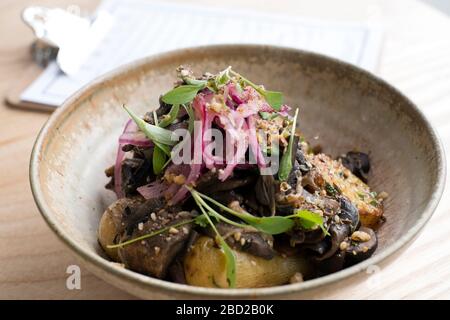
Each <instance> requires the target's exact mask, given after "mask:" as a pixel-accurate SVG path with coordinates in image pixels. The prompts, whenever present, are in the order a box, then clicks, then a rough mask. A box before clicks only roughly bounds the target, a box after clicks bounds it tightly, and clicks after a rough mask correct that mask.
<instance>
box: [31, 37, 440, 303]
mask: <svg viewBox="0 0 450 320" xmlns="http://www.w3.org/2000/svg"><path fill="white" fill-rule="evenodd" d="M226 49H242V50H262V49H269V50H274V51H284V52H286V53H292V54H299V55H302V56H313V57H315V58H318V59H321V60H327V61H328V62H331V63H335V64H340V65H341V66H343V67H344V68H346V69H347V70H349V71H351V72H356V73H359V74H361V75H362V76H364V77H368V78H370V79H371V80H373V81H375V82H377V83H379V84H381V85H382V86H384V87H386V88H388V89H389V90H391V91H392V92H394V93H395V94H396V95H398V96H399V97H401V98H402V99H404V100H405V101H406V102H407V104H408V105H409V108H410V109H411V111H412V112H413V113H414V116H415V117H417V118H419V120H420V121H422V122H423V124H424V126H425V130H426V131H427V132H428V134H429V136H430V138H431V141H430V142H431V143H432V145H433V149H434V150H435V151H436V155H435V157H434V159H435V161H436V164H437V167H436V174H437V183H436V184H435V185H434V186H433V187H432V191H431V194H432V196H431V198H430V200H429V202H428V203H427V205H426V207H425V208H424V210H423V212H422V214H421V216H420V217H419V219H418V220H417V222H416V223H415V224H414V225H413V226H412V227H411V228H410V229H409V230H408V232H406V233H405V234H403V235H402V236H401V237H400V239H399V240H397V241H396V242H394V243H393V244H391V245H390V246H388V247H387V248H386V249H385V250H384V251H382V252H381V253H380V254H377V255H375V256H372V257H371V258H369V259H367V260H365V261H363V262H361V263H358V264H356V265H354V266H352V267H349V268H346V269H343V270H341V271H338V272H336V273H333V274H330V275H326V276H323V277H319V278H316V279H312V280H308V281H305V282H301V283H296V284H287V285H282V286H275V287H266V288H243V289H231V288H203V287H196V286H189V285H184V284H178V283H173V282H169V281H166V280H160V279H156V278H152V277H150V276H146V275H143V274H140V273H137V272H134V271H131V270H128V269H125V268H123V267H120V266H118V265H116V264H113V263H111V261H109V260H107V259H105V258H103V257H102V256H101V255H99V254H98V253H96V252H94V251H90V250H88V249H85V248H83V246H81V245H79V244H78V243H77V242H76V241H75V240H74V239H72V238H71V237H70V236H69V235H68V234H66V232H65V231H64V228H62V227H61V226H60V225H59V224H58V222H57V221H55V220H54V219H52V214H51V211H52V209H51V207H50V206H49V205H48V203H47V202H46V199H45V196H44V194H43V192H42V188H41V183H40V180H39V172H40V168H41V159H42V154H43V152H44V150H45V146H46V141H47V140H48V139H50V136H49V133H50V132H51V131H52V129H57V125H58V123H59V122H60V121H62V120H64V118H65V117H67V116H69V115H70V112H71V110H72V109H74V108H75V106H76V101H77V100H79V99H81V98H82V97H84V96H89V95H90V94H91V93H92V92H94V91H95V89H96V88H97V87H99V86H101V85H102V84H103V83H104V82H107V81H110V80H113V79H115V78H120V77H121V76H123V74H125V73H127V72H129V71H131V70H138V69H139V68H140V67H143V66H145V65H147V64H149V63H151V62H154V61H157V60H158V59H167V58H171V57H177V56H183V55H186V54H187V53H189V54H199V53H202V54H204V51H205V50H211V51H214V50H226ZM29 178H30V185H31V190H32V194H33V198H34V200H35V202H36V205H37V207H38V209H39V211H40V213H41V215H42V217H43V218H44V220H45V221H46V223H47V225H48V226H49V227H50V229H51V230H52V231H53V232H54V233H55V234H56V235H57V236H58V238H59V239H60V240H61V241H62V242H63V243H64V244H65V245H66V246H68V247H69V248H70V249H71V250H72V251H74V252H75V254H76V255H78V256H80V257H81V258H82V260H84V261H87V262H89V263H92V264H93V265H94V266H95V267H96V268H99V269H103V270H104V271H105V272H108V273H111V274H113V275H114V276H117V277H119V278H121V280H124V281H127V282H129V283H131V284H132V285H134V286H137V287H142V286H144V287H145V289H146V290H148V289H156V288H157V289H161V290H163V291H166V292H168V293H173V294H191V295H192V297H196V296H197V297H200V296H211V297H222V298H238V297H253V298H258V297H264V296H276V295H282V294H293V293H299V292H304V291H307V290H311V289H315V288H318V287H320V286H324V285H327V284H332V283H335V282H337V281H339V280H342V279H345V278H348V277H350V276H352V275H356V274H358V273H360V272H363V271H364V270H367V268H368V267H370V266H372V265H377V264H379V263H380V262H382V261H383V260H385V259H387V258H388V257H390V256H392V255H393V254H394V253H395V252H397V251H398V250H399V249H401V248H402V247H403V246H405V245H406V244H407V243H409V242H410V241H411V240H413V239H414V237H415V236H416V235H417V234H418V233H419V231H420V230H421V229H422V228H423V227H424V226H425V224H426V223H427V221H428V220H429V219H430V218H431V216H432V215H433V213H434V211H435V209H436V207H437V205H438V204H439V201H440V199H441V197H442V194H443V191H444V187H445V179H446V161H445V151H444V148H443V146H442V142H441V140H440V138H439V135H438V133H437V132H436V130H435V129H434V128H433V126H432V125H431V124H430V122H429V121H428V120H427V118H426V117H425V116H424V114H423V113H422V111H420V109H419V108H418V107H417V106H416V104H415V103H413V102H412V101H411V100H410V99H409V98H408V97H406V96H405V95H404V94H403V93H401V92H400V91H399V90H398V89H396V88H395V87H394V86H392V85H391V84H389V83H387V82H386V81H385V80H383V79H381V78H379V77H378V76H376V75H374V74H372V73H371V72H369V71H366V70H364V69H361V68H359V67H357V66H354V65H352V64H350V63H347V62H344V61H341V60H339V59H336V58H332V57H329V56H326V55H323V54H319V53H315V52H310V51H307V50H301V49H294V48H289V47H282V46H273V45H254V44H239V45H234V44H220V45H206V46H197V47H189V48H182V49H176V50H172V51H168V52H164V53H159V54H155V55H151V56H148V57H145V58H141V59H139V60H136V61H133V62H130V63H127V64H125V65H123V66H121V67H119V68H116V69H114V70H112V71H110V72H108V73H106V74H104V75H102V76H100V77H97V78H96V79H94V80H93V81H91V82H89V83H88V84H86V85H85V86H83V87H82V88H81V89H79V90H78V91H77V92H75V93H74V94H72V95H71V96H70V97H69V98H68V99H66V101H65V102H64V103H63V104H62V106H60V107H58V108H57V110H56V111H55V112H54V113H53V114H52V115H51V116H50V117H49V119H48V120H47V122H46V123H45V124H44V126H43V127H42V129H41V130H40V131H39V134H38V136H37V139H36V141H35V143H34V146H33V150H32V153H31V158H30V165H29ZM87 268H88V269H90V266H87ZM111 284H113V285H114V283H111Z"/></svg>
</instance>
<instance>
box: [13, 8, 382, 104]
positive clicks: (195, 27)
mask: <svg viewBox="0 0 450 320" xmlns="http://www.w3.org/2000/svg"><path fill="white" fill-rule="evenodd" d="M98 11H99V12H100V11H107V12H108V13H109V14H111V15H112V16H113V18H114V20H113V24H112V27H111V29H110V30H109V32H108V34H107V35H106V37H104V38H103V39H102V41H101V42H100V43H99V45H98V46H97V48H96V49H95V50H94V51H93V53H92V55H91V56H90V57H89V59H88V60H87V61H86V62H85V63H84V64H83V65H82V67H81V69H80V70H79V72H77V74H75V75H74V76H70V77H69V76H67V75H65V74H63V73H62V72H61V71H60V70H59V68H58V66H57V65H56V63H51V64H50V65H49V66H48V67H47V68H46V69H45V71H44V72H43V73H42V74H41V75H40V76H39V77H38V78H37V79H36V80H35V81H34V82H33V83H32V84H31V85H30V86H29V87H28V88H27V89H26V90H25V91H24V92H23V93H22V95H21V99H22V100H23V101H31V102H35V103H41V104H46V105H52V106H55V107H56V106H59V105H61V104H62V103H63V102H64V100H65V99H67V98H68V97H69V96H70V95H71V94H73V93H75V92H76V91H77V90H78V89H80V88H81V87H82V86H83V85H85V84H87V83H88V82H89V81H91V80H92V79H94V78H96V77H97V76H99V75H101V74H103V73H105V72H107V71H110V70H112V69H113V68H115V67H118V66H120V65H122V64H125V63H128V62H130V61H133V60H135V59H138V58H142V57H145V56H148V55H151V54H155V53H159V52H164V51H168V50H173V49H177V48H184V47H190V46H197V45H207V44H224V43H228V44H229V43H237V44H242V43H249V44H273V45H279V46H286V47H293V48H300V49H306V50H311V51H315V52H319V53H323V54H327V55H330V56H333V57H336V58H338V59H342V60H344V61H347V62H350V63H353V64H356V65H359V66H360V67H362V68H365V69H367V70H369V71H374V70H375V68H376V65H377V60H378V55H379V52H380V48H381V41H382V33H381V31H380V30H377V29H373V28H368V27H367V26H364V25H361V24H355V23H342V22H330V21H316V20H311V19H304V18H296V17H289V16H284V15H272V14H261V13H254V12H250V11H238V10H236V11H231V10H225V9H216V8H214V9H212V8H205V7H200V6H194V5H183V4H167V3H158V2H146V1H143V0H126V1H125V0H104V1H103V2H102V3H101V5H100V7H99V8H98Z"/></svg>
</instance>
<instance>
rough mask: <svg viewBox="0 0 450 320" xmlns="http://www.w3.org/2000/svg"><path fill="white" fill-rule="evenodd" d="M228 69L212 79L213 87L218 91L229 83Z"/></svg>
mask: <svg viewBox="0 0 450 320" xmlns="http://www.w3.org/2000/svg"><path fill="white" fill-rule="evenodd" d="M230 69H231V67H228V68H226V69H225V70H223V71H221V72H219V74H218V75H217V76H216V78H215V79H214V82H215V85H216V87H217V88H218V89H219V88H221V87H223V86H224V85H226V84H227V83H228V82H229V81H230V79H231V78H230Z"/></svg>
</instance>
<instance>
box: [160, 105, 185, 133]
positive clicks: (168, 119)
mask: <svg viewBox="0 0 450 320" xmlns="http://www.w3.org/2000/svg"><path fill="white" fill-rule="evenodd" d="M179 111H180V105H179V104H174V105H173V106H172V108H170V111H169V113H168V114H166V115H165V116H163V119H162V120H161V121H160V122H159V124H158V126H159V127H161V128H165V127H167V126H168V125H170V124H172V122H174V121H175V119H176V118H177V116H178V112H179Z"/></svg>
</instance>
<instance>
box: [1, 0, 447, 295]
mask: <svg viewBox="0 0 450 320" xmlns="http://www.w3.org/2000/svg"><path fill="white" fill-rule="evenodd" d="M30 6H43V7H46V8H53V9H54V8H60V9H63V10H65V12H66V13H68V14H70V15H71V16H72V18H73V16H75V17H77V16H78V17H81V18H83V19H81V18H79V20H77V19H76V18H74V19H68V18H66V16H64V15H63V16H62V18H61V16H60V14H61V11H59V12H56V14H55V11H53V13H50V12H49V11H44V12H45V14H46V15H42V12H43V11H29V13H30V12H31V13H33V12H34V13H36V12H38V13H41V16H40V15H39V14H38V15H32V14H30V15H28V16H24V17H22V12H23V10H24V9H25V8H27V7H30ZM34 10H38V9H36V8H35V9H34ZM39 10H42V9H39ZM58 16H59V17H60V18H58ZM55 17H56V18H55ZM27 19H29V20H28V23H29V25H27V24H26V23H25V21H24V20H27ZM30 19H31V20H30ZM72 20H73V21H72ZM30 21H31V22H30ZM49 21H52V23H48V22H49ZM70 23H72V24H70ZM30 25H31V26H34V30H33V28H31V27H30ZM74 26H75V27H74ZM74 30H75V31H74ZM80 30H83V32H81V31H80ZM449 34H450V1H447V0H396V1H392V0H391V1H388V0H385V1H383V0H341V1H335V0H318V1H317V0H316V1H307V0H283V1H282V0H277V1H276V0H273V1H261V0H245V1H244V0H228V1H226V2H223V1H220V2H219V1H216V2H213V1H206V0H197V1H195V0H187V1H186V0H185V1H181V0H179V1H162V0H160V1H151V0H148V1H146V0H131V1H125V0H104V1H97V0H96V1H92V0H90V1H88V0H46V1H43V0H41V1H26V0H2V1H1V2H0V43H1V45H0V93H1V95H2V105H1V106H0V162H1V164H2V170H1V174H0V195H1V200H2V201H1V203H0V265H1V267H0V298H10V299H14V298H15V299H18V298H28V299H39V298H50V299H52V298H54V299H56V298H67V299H70V298H87V299H95V298H103V299H108V298H130V296H128V295H127V294H126V293H124V292H121V291H120V290H118V289H115V288H113V287H111V286H110V285H108V284H106V283H104V282H103V281H101V280H99V279H97V278H96V277H94V276H93V275H90V274H89V273H88V272H87V271H85V270H84V269H82V288H81V290H68V289H67V287H66V278H67V274H66V270H67V267H68V266H70V265H72V264H76V261H74V259H73V257H72V256H71V255H70V253H69V252H68V251H67V250H65V248H64V247H63V245H62V244H61V243H59V242H58V240H57V239H56V237H55V236H54V235H53V234H52V233H51V232H50V230H49V229H48V228H47V226H46V225H45V223H44V221H43V220H42V219H41V217H40V215H39V213H38V211H37V208H36V206H35V204H34V201H33V199H32V195H31V192H30V188H29V182H28V163H29V157H30V152H31V148H32V145H33V142H34V140H35V138H36V135H37V134H38V132H39V129H40V128H41V127H42V125H43V124H44V123H45V121H46V120H47V119H48V117H49V116H50V114H51V112H52V111H53V110H55V109H56V108H57V107H58V105H60V104H61V103H62V101H64V99H65V98H66V97H67V96H69V95H70V94H72V93H73V92H74V91H76V90H77V89H78V88H79V87H80V86H82V85H83V84H85V83H87V82H89V81H90V80H92V79H93V78H95V77H96V76H98V75H100V74H102V73H104V72H107V71H108V70H111V69H113V68H115V67H117V66H119V65H121V64H123V63H126V62H129V61H131V60H134V59H137V58H140V57H143V56H146V55H149V54H155V53H158V52H163V51H166V50H170V49H176V48H183V47H188V46H191V45H205V44H217V43H258V44H275V45H281V46H289V47H295V48H300V49H308V50H313V51H317V52H321V53H325V54H328V55H332V56H334V57H337V58H339V59H342V60H346V61H348V62H350V63H353V64H356V65H359V66H360V67H362V68H365V69H367V70H369V71H371V72H373V73H375V74H376V75H378V76H380V77H382V78H383V79H385V80H387V81H388V82H390V83H392V84H393V85H394V86H396V87H397V88H398V89H400V90H401V91H402V92H403V93H405V94H406V95H407V96H409V97H410V98H411V99H412V100H413V101H414V102H416V103H417V104H418V106H419V107H420V108H421V110H422V111H423V112H424V113H425V115H426V116H427V117H428V119H429V120H430V121H431V122H432V123H433V124H434V125H435V127H436V128H437V130H438V132H439V134H440V136H441V138H442V141H443V144H444V146H445V148H446V149H447V148H448V146H450V38H449ZM74 48H77V49H76V50H75V49H74ZM58 49H59V51H58ZM74 53H75V54H74ZM57 54H58V58H57V60H55V57H56V55H57ZM62 70H63V71H62ZM447 154H448V152H447ZM446 195H447V191H446V193H445V194H444V199H443V200H442V202H441V205H440V208H439V210H438V211H437V212H436V214H435V215H434V216H433V218H432V221H431V222H430V225H429V226H428V227H427V228H426V229H427V230H426V231H424V232H423V233H422V234H421V236H420V239H418V241H417V242H415V243H414V244H413V245H412V246H411V247H410V248H408V249H407V250H405V252H404V253H402V256H401V257H400V258H398V260H397V262H396V263H395V264H392V265H390V266H389V267H387V268H386V269H385V270H383V271H382V276H383V281H382V284H381V285H378V286H375V287H373V288H372V289H371V290H367V285H366V284H357V285H355V286H352V287H351V288H342V290H341V291H340V292H327V293H324V297H327V298H352V297H358V298H450V280H448V279H450V257H449V256H448V254H446V251H445V250H439V247H437V248H436V249H435V250H434V251H430V252H428V253H427V255H426V256H425V255H424V253H421V252H418V251H417V250H416V248H417V246H418V245H420V243H425V242H426V241H433V239H436V241H440V240H438V238H435V237H438V236H440V235H441V236H442V234H443V233H442V232H441V233H439V232H436V230H441V231H443V230H445V229H447V230H448V228H449V227H450V217H448V215H447V214H446V213H448V211H449V209H450V200H449V201H447V200H446V198H448V197H446ZM433 225H434V226H435V228H434V227H433ZM412 266H414V267H412ZM430 266H432V268H433V272H432V273H430V272H429V268H430ZM413 272H416V273H415V274H422V275H426V276H423V277H416V276H412V275H413V274H414V273H413Z"/></svg>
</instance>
